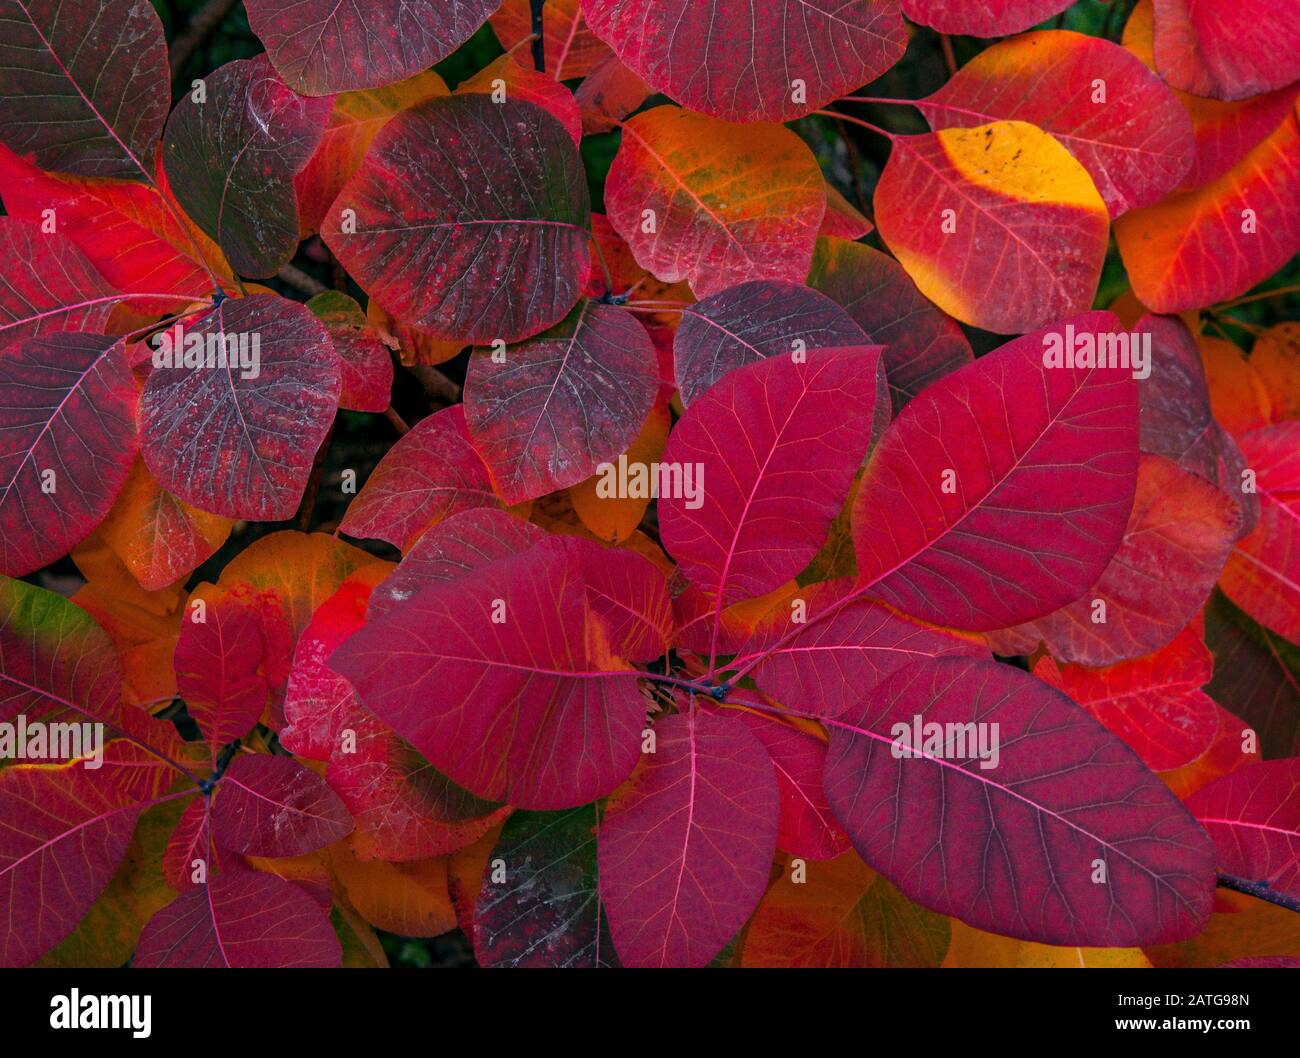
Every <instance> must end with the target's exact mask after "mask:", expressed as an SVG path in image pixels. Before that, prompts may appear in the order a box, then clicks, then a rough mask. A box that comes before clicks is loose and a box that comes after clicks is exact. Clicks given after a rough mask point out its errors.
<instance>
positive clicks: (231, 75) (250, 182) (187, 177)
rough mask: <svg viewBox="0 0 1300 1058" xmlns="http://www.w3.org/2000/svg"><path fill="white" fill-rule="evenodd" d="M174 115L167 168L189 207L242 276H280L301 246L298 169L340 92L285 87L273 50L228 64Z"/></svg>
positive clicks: (170, 180)
mask: <svg viewBox="0 0 1300 1058" xmlns="http://www.w3.org/2000/svg"><path fill="white" fill-rule="evenodd" d="M203 84H204V88H203V93H204V94H203V101H202V102H196V101H195V93H194V92H191V93H190V94H188V95H186V96H185V97H184V98H183V99H182V100H181V101H180V102H179V103H178V104H177V105H176V109H175V110H173V111H172V115H171V117H170V118H169V119H168V121H167V134H166V138H165V144H166V149H165V150H164V152H163V168H164V170H165V171H166V173H167V181H168V183H169V184H170V185H171V188H172V191H173V193H174V194H175V195H176V199H177V201H179V202H180V204H181V205H182V206H184V207H185V212H186V213H188V214H189V215H190V217H192V218H193V219H194V221H195V222H196V223H197V224H198V225H199V227H200V228H202V229H203V230H204V231H205V232H207V233H208V235H210V236H212V238H213V239H215V240H216V241H217V244H218V245H219V246H220V247H221V249H222V250H223V251H225V254H226V258H227V259H228V260H229V261H230V264H231V267H233V268H234V270H235V271H236V272H238V273H239V274H240V275H246V276H258V277H261V276H272V275H275V272H276V270H277V269H278V268H279V267H280V266H281V265H283V264H286V263H288V261H289V258H290V257H292V256H293V252H294V249H295V247H297V245H298V196H297V193H296V192H295V191H294V188H293V178H294V175H295V174H297V173H298V172H299V170H301V169H303V168H305V167H306V165H307V162H308V161H309V160H310V159H311V156H312V153H313V152H314V151H315V150H316V145H317V144H319V143H320V140H321V137H322V136H323V135H324V134H325V125H326V123H327V122H328V121H329V116H330V110H331V109H332V108H333V105H334V104H333V100H332V99H307V98H304V97H303V96H300V95H298V94H297V93H296V92H294V91H293V90H291V89H290V88H289V87H288V86H286V85H285V83H284V82H283V81H281V80H280V78H279V77H278V76H277V75H276V73H275V71H274V70H273V69H272V68H271V64H270V63H269V62H267V60H266V56H264V55H259V56H258V57H257V58H254V59H238V60H236V61H235V62H230V63H226V65H225V66H222V67H221V68H220V69H218V70H216V71H215V72H214V73H212V74H209V75H208V76H207V77H206V78H204V81H203Z"/></svg>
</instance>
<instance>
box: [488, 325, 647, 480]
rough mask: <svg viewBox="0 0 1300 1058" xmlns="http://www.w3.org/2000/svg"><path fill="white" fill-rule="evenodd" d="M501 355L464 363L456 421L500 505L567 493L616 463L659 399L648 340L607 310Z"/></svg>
mask: <svg viewBox="0 0 1300 1058" xmlns="http://www.w3.org/2000/svg"><path fill="white" fill-rule="evenodd" d="M504 355H505V360H504V362H498V361H497V359H496V352H495V351H491V352H489V351H487V350H478V351H476V352H475V354H474V355H473V357H471V359H470V365H469V372H468V374H467V377H466V379H465V421H466V424H467V425H468V427H469V432H470V435H471V436H472V437H473V439H474V445H475V447H476V448H477V449H478V451H479V453H480V454H481V455H482V457H483V461H484V462H485V463H486V464H487V466H488V469H489V470H490V471H491V474H492V479H493V481H495V482H496V485H497V488H498V490H499V491H500V493H501V495H502V496H503V497H505V500H506V502H507V503H521V502H523V501H524V500H530V499H534V498H535V497H537V496H543V495H545V494H546V493H548V492H555V491H556V490H557V489H562V488H566V487H568V486H569V485H576V484H577V483H578V482H580V481H583V480H585V479H587V478H589V477H591V475H592V474H594V473H595V472H596V468H597V467H598V466H599V465H600V464H602V463H606V462H609V461H611V460H614V459H617V458H618V457H619V455H621V454H622V453H623V452H625V451H627V448H628V446H629V445H630V444H631V443H632V442H633V441H634V440H635V439H636V435H637V434H638V433H639V432H640V430H641V425H642V423H644V422H645V420H646V416H648V415H649V414H650V409H651V407H652V406H653V405H654V400H655V394H656V393H657V392H658V390H659V372H658V365H657V361H656V357H655V350H654V346H653V345H652V344H651V342H650V336H649V335H648V334H646V331H645V328H644V327H642V326H641V324H640V323H639V322H638V321H637V319H636V317H635V316H633V315H632V313H630V312H629V311H628V310H627V309H624V308H619V307H618V306H615V305H602V304H600V303H598V302H595V301H589V300H584V301H582V302H580V303H579V304H578V306H577V307H576V308H575V309H574V310H573V311H572V312H571V313H570V314H569V315H568V317H567V318H566V319H564V320H562V321H561V322H560V323H558V324H556V325H555V326H554V327H552V328H551V329H550V330H548V331H546V332H544V333H543V334H539V335H537V337H535V338H532V339H530V340H529V341H526V342H523V343H521V344H519V345H515V346H510V347H508V348H507V349H506V350H505V354H504Z"/></svg>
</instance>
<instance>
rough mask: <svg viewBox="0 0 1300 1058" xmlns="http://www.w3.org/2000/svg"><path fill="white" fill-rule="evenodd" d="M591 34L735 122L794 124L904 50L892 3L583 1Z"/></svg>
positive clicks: (649, 78) (677, 94)
mask: <svg viewBox="0 0 1300 1058" xmlns="http://www.w3.org/2000/svg"><path fill="white" fill-rule="evenodd" d="M582 12H583V14H584V15H586V17H587V21H588V23H589V24H590V25H591V28H592V31H593V32H594V33H595V34H596V36H598V37H599V38H600V39H601V40H603V41H605V43H606V44H608V45H609V46H610V47H611V48H613V49H614V52H615V53H616V54H617V55H618V57H619V58H620V59H622V60H623V62H625V63H626V64H627V65H628V66H630V67H631V68H632V69H633V70H635V71H636V72H637V73H638V74H640V75H641V77H643V78H644V79H645V80H646V82H647V83H648V84H650V85H652V86H653V87H654V88H656V89H658V90H659V91H661V92H663V93H665V94H666V95H669V96H672V98H673V99H675V100H677V102H679V103H681V104H682V105H683V106H687V107H690V108H691V109H692V110H702V111H704V113H706V114H712V115H713V116H714V117H719V118H723V119H725V120H727V121H790V120H793V119H794V118H799V117H803V116H804V115H805V114H808V113H811V112H812V111H814V110H816V109H817V108H818V107H820V106H824V105H825V104H827V103H829V102H831V100H833V99H836V98H838V97H839V96H842V95H843V94H844V93H845V92H848V91H850V90H852V89H854V88H857V87H859V86H860V85H864V84H866V83H867V82H868V81H874V80H875V79H876V78H877V77H879V76H880V75H881V74H882V73H884V72H885V71H886V70H888V69H889V68H890V67H891V66H893V65H894V63H896V62H898V60H899V59H901V58H902V57H903V52H904V50H905V49H906V47H907V30H906V28H905V27H904V25H903V20H902V18H900V17H899V13H898V8H897V7H896V6H895V5H894V3H893V2H892V0H857V2H855V3H851V4H842V3H826V2H822V0H816V2H814V0H582Z"/></svg>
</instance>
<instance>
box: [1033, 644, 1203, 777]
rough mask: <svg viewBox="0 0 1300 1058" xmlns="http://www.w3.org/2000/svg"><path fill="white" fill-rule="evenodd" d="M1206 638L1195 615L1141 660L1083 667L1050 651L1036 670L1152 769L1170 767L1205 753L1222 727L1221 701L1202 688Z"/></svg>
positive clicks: (1165, 769) (1036, 673)
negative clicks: (1065, 661) (1056, 657)
mask: <svg viewBox="0 0 1300 1058" xmlns="http://www.w3.org/2000/svg"><path fill="white" fill-rule="evenodd" d="M1201 637H1202V632H1201V628H1200V624H1199V622H1195V623H1193V624H1191V625H1189V626H1188V627H1187V628H1186V629H1184V630H1183V631H1182V632H1181V633H1179V635H1178V636H1177V638H1175V639H1174V641H1173V642H1171V643H1170V644H1169V645H1168V646H1166V647H1164V648H1162V649H1161V650H1158V651H1156V652H1155V653H1154V654H1149V655H1147V656H1146V657H1143V658H1138V659H1137V660H1135V661H1127V662H1123V663H1121V664H1119V665H1113V666H1111V667H1110V668H1104V669H1085V668H1083V667H1081V666H1079V665H1061V666H1059V667H1058V666H1057V664H1056V662H1055V661H1053V660H1052V659H1051V658H1050V657H1044V658H1043V659H1042V660H1041V661H1039V663H1038V664H1037V666H1035V668H1034V675H1035V676H1037V677H1039V679H1041V680H1044V681H1045V682H1047V683H1049V684H1051V685H1052V686H1053V687H1056V688H1057V689H1059V690H1061V691H1063V692H1064V693H1065V694H1067V695H1069V696H1070V698H1071V699H1073V700H1074V701H1076V702H1078V703H1079V704H1080V705H1081V706H1083V707H1084V708H1085V709H1087V710H1088V712H1089V713H1091V714H1092V715H1093V717H1095V718H1096V719H1097V721H1098V722H1099V723H1101V724H1102V725H1104V726H1105V728H1106V729H1107V730H1108V731H1111V732H1113V733H1114V734H1116V735H1118V736H1119V737H1120V738H1122V739H1123V740H1124V741H1125V742H1126V743H1127V744H1128V745H1129V746H1131V747H1132V748H1133V751H1134V752H1135V753H1137V755H1138V756H1139V757H1141V758H1142V760H1143V762H1144V763H1145V764H1146V765H1147V766H1148V767H1149V768H1151V769H1152V770H1153V771H1172V770H1173V769H1175V768H1181V767H1182V766H1183V765H1185V764H1190V763H1191V762H1192V761H1194V760H1196V759H1197V758H1198V757H1200V756H1201V755H1202V754H1203V753H1205V751H1206V750H1208V749H1209V748H1210V746H1211V744H1212V743H1213V742H1214V740H1215V737H1216V736H1217V735H1218V733H1219V707H1218V706H1217V705H1215V703H1214V701H1213V699H1211V698H1210V696H1209V695H1207V694H1206V693H1205V692H1204V691H1202V690H1201V688H1202V687H1203V686H1204V685H1205V684H1207V683H1209V682H1210V675H1211V671H1212V669H1213V667H1214V659H1213V658H1212V657H1211V656H1210V652H1209V650H1208V649H1207V648H1206V646H1205V643H1204V642H1203V641H1202V638H1201Z"/></svg>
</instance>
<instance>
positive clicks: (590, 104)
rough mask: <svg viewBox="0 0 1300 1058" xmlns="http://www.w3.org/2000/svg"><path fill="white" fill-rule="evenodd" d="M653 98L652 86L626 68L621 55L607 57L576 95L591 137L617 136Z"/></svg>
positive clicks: (580, 86)
mask: <svg viewBox="0 0 1300 1058" xmlns="http://www.w3.org/2000/svg"><path fill="white" fill-rule="evenodd" d="M602 47H603V45H602ZM649 97H650V86H649V85H647V84H646V83H645V82H644V81H643V80H641V78H640V77H638V76H637V75H636V74H634V73H633V72H632V71H631V70H629V69H628V68H627V67H626V66H624V65H623V63H622V62H620V61H619V58H618V56H617V55H607V56H606V57H605V58H604V59H603V60H602V61H601V62H599V63H598V64H597V65H596V66H595V67H594V68H593V69H592V71H591V73H589V74H587V76H586V77H584V78H583V79H582V84H580V85H578V90H577V91H576V92H575V93H574V98H575V99H576V100H577V103H578V108H579V110H580V111H581V113H582V131H583V132H584V133H586V134H587V135H594V134H597V133H601V132H613V131H614V129H615V128H616V127H617V126H618V123H619V122H620V121H622V120H623V119H624V118H625V117H627V116H628V115H629V114H630V113H632V111H634V110H635V109H636V108H637V107H639V106H640V105H641V104H642V103H644V102H645V101H646V100H647V99H648V98H649Z"/></svg>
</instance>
